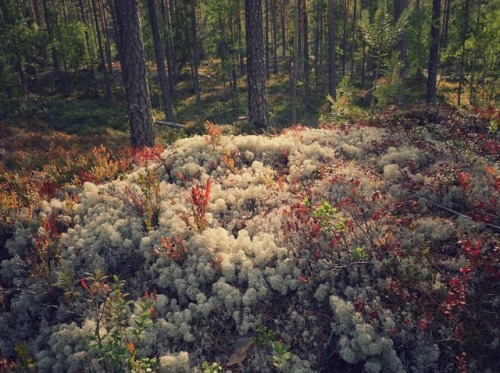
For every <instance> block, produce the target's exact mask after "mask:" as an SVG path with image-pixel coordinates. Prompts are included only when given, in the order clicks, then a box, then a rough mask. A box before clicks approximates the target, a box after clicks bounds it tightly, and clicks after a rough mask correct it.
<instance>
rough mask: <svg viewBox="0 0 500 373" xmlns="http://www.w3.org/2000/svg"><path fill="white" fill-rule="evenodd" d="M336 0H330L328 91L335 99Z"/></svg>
mask: <svg viewBox="0 0 500 373" xmlns="http://www.w3.org/2000/svg"><path fill="white" fill-rule="evenodd" d="M335 44H336V37H335V0H328V93H329V94H330V96H332V98H333V99H334V100H335V99H336V98H337V92H336V88H335V87H336V85H337V81H336V75H335V48H336V46H335Z"/></svg>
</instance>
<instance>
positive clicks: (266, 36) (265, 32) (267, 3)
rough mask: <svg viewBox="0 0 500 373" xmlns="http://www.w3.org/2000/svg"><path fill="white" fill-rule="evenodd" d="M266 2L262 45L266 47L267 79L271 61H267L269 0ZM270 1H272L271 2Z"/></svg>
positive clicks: (268, 54)
mask: <svg viewBox="0 0 500 373" xmlns="http://www.w3.org/2000/svg"><path fill="white" fill-rule="evenodd" d="M265 1H266V13H265V20H266V27H265V31H264V38H265V41H264V44H265V45H266V78H269V70H270V69H269V65H270V64H271V61H269V56H270V53H269V0H265ZM271 1H272V0H271Z"/></svg>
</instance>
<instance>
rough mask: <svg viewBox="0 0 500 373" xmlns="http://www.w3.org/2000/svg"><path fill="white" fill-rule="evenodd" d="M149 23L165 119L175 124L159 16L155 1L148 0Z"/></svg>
mask: <svg viewBox="0 0 500 373" xmlns="http://www.w3.org/2000/svg"><path fill="white" fill-rule="evenodd" d="M148 10H149V21H150V22H151V32H152V34H153V43H154V49H155V57H156V67H157V70H158V80H159V82H160V89H161V97H162V101H163V110H164V112H165V119H166V120H167V121H168V122H175V118H174V110H173V108H172V100H171V98H170V88H169V86H168V78H167V72H166V70H165V62H164V60H163V58H164V57H165V52H164V51H163V43H162V41H161V36H160V29H159V26H158V14H157V12H156V4H155V0H148Z"/></svg>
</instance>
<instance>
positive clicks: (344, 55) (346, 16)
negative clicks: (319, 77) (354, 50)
mask: <svg viewBox="0 0 500 373" xmlns="http://www.w3.org/2000/svg"><path fill="white" fill-rule="evenodd" d="M348 19H349V5H348V2H347V0H344V22H343V23H342V77H344V76H345V67H346V63H347V22H348Z"/></svg>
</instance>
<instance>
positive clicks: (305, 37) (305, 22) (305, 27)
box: [301, 0, 309, 104]
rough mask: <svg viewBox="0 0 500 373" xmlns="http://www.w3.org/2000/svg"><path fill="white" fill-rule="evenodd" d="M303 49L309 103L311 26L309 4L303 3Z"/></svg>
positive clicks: (306, 101) (305, 86) (305, 93)
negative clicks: (308, 13) (308, 12)
mask: <svg viewBox="0 0 500 373" xmlns="http://www.w3.org/2000/svg"><path fill="white" fill-rule="evenodd" d="M301 13H302V38H303V43H302V49H303V54H304V55H303V58H304V101H305V103H306V104H308V102H309V24H308V19H307V4H306V1H305V0H304V1H303V2H302V12H301Z"/></svg>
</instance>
